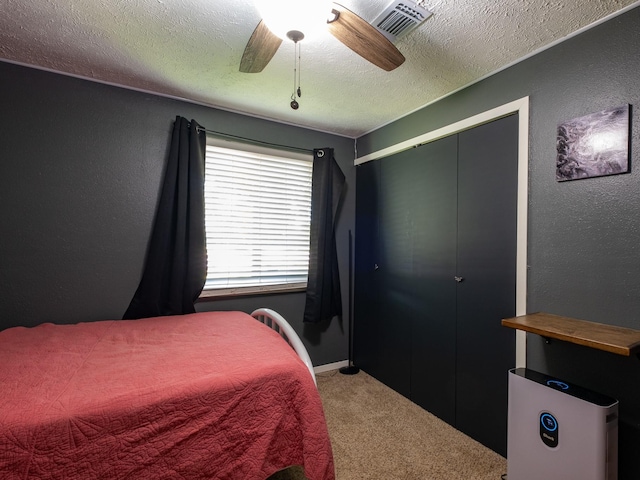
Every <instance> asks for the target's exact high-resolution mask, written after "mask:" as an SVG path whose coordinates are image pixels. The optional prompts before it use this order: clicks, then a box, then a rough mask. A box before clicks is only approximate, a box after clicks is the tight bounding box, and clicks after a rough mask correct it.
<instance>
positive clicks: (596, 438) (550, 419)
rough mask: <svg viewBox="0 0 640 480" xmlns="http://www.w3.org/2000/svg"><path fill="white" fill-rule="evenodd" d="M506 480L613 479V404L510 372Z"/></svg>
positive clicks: (615, 438) (591, 394)
mask: <svg viewBox="0 0 640 480" xmlns="http://www.w3.org/2000/svg"><path fill="white" fill-rule="evenodd" d="M507 479H508V480H542V479H553V480H617V479H618V401H617V400H615V399H613V398H611V397H608V396H606V395H601V394H599V393H596V392H593V391H591V390H587V389H585V388H581V387H578V386H576V385H572V384H570V383H567V382H563V381H562V380H558V379H557V378H553V377H549V376H548V375H544V374H542V373H539V372H535V371H533V370H529V369H526V368H516V369H513V370H510V371H509V413H508V429H507Z"/></svg>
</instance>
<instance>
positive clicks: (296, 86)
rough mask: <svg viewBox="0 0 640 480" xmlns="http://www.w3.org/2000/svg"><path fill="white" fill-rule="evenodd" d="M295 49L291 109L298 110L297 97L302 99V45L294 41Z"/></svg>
mask: <svg viewBox="0 0 640 480" xmlns="http://www.w3.org/2000/svg"><path fill="white" fill-rule="evenodd" d="M293 45H294V47H293V93H292V94H291V103H290V105H291V108H293V109H294V110H297V109H298V108H300V104H299V103H298V101H297V100H296V95H297V96H298V97H302V90H301V89H300V70H301V68H300V66H301V54H300V45H299V44H298V42H297V41H294V44H293Z"/></svg>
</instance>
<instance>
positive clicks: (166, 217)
mask: <svg viewBox="0 0 640 480" xmlns="http://www.w3.org/2000/svg"><path fill="white" fill-rule="evenodd" d="M205 145H206V135H205V133H204V131H203V130H201V129H200V128H199V125H198V124H197V123H196V122H195V121H194V120H191V122H189V121H188V120H187V119H186V118H183V117H176V121H175V123H174V126H173V136H172V138H171V148H170V151H169V158H168V161H167V166H166V171H165V177H164V183H163V186H162V191H161V194H160V195H161V196H160V202H159V204H158V210H157V212H156V218H155V223H154V225H153V231H152V233H151V239H150V242H149V247H148V252H147V258H146V262H145V266H144V271H143V273H142V279H141V280H140V285H139V286H138V289H137V290H136V293H135V295H134V296H133V299H132V300H131V303H130V304H129V308H128V309H127V311H126V312H125V314H124V316H123V318H124V319H132V318H144V317H155V316H161V315H180V314H184V313H194V312H195V307H194V302H195V301H196V299H197V298H198V296H199V295H200V292H201V291H202V287H203V286H204V282H205V279H206V274H207V252H206V240H205V228H204V155H205Z"/></svg>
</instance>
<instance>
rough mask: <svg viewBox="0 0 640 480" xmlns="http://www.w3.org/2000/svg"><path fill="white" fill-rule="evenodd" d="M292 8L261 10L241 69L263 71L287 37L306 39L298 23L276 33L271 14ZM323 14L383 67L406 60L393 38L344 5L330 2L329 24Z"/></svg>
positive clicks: (338, 33)
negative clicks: (296, 25) (387, 36)
mask: <svg viewBox="0 0 640 480" xmlns="http://www.w3.org/2000/svg"><path fill="white" fill-rule="evenodd" d="M281 3H282V2H281ZM302 3H304V2H302ZM257 4H258V5H260V4H264V0H262V1H260V0H258V2H257ZM300 8H302V9H305V8H306V7H305V6H304V5H303V6H301V5H300V2H298V6H297V9H298V10H299V9H300ZM259 9H260V7H259ZM290 10H296V9H295V8H294V7H286V6H285V7H282V6H280V7H276V9H275V10H273V9H272V10H271V11H270V12H267V11H265V10H264V9H261V14H262V20H260V23H258V26H257V27H256V29H255V30H254V31H253V34H252V35H251V38H249V42H248V43H247V46H246V47H245V49H244V53H243V54H242V59H241V61H240V71H241V72H244V73H258V72H261V71H262V70H263V69H264V68H265V67H266V66H267V64H268V63H269V61H270V60H271V59H272V58H273V56H274V55H275V53H276V51H277V50H278V47H280V44H281V43H282V39H283V36H286V37H288V38H289V39H290V40H292V41H293V42H295V43H296V44H297V42H299V41H300V40H302V39H303V38H305V35H306V34H307V32H305V31H304V30H303V29H302V28H296V27H295V26H294V27H292V28H290V29H288V30H284V31H282V33H280V32H278V35H276V33H274V31H276V32H277V30H276V29H275V28H273V22H269V21H268V18H267V17H268V15H269V14H270V13H271V14H273V15H274V17H275V18H276V19H282V17H284V16H285V15H286V14H287V13H289V11H290ZM296 13H297V12H296ZM319 15H320V20H322V21H321V22H320V23H321V24H322V25H323V27H324V28H326V29H327V30H328V31H329V33H331V34H332V35H333V36H334V37H335V38H337V39H338V40H339V41H340V42H342V43H343V44H344V45H346V46H347V47H349V48H350V49H351V50H353V51H354V52H355V53H357V54H358V55H360V56H361V57H363V58H365V59H366V60H368V61H369V62H371V63H373V64H374V65H376V66H378V67H380V68H382V69H383V70H386V71H391V70H393V69H395V68H397V67H399V66H400V65H402V63H403V62H404V56H403V55H402V53H400V51H399V50H398V49H397V48H396V46H395V45H394V44H393V43H391V41H389V40H388V39H387V38H386V37H385V36H384V35H383V34H382V33H380V32H379V31H378V30H377V29H376V28H375V27H374V26H372V25H370V24H369V23H368V22H366V21H365V20H363V19H362V18H361V17H359V16H358V15H356V14H355V13H353V12H352V11H350V10H349V9H347V8H345V7H344V6H342V5H339V4H337V3H330V2H328V8H327V10H326V17H327V18H326V24H325V23H324V19H323V18H322V16H323V11H320V13H319ZM294 25H295V24H294ZM287 28H288V27H287ZM279 35H280V36H279Z"/></svg>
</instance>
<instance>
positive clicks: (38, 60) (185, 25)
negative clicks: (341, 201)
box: [0, 0, 639, 137]
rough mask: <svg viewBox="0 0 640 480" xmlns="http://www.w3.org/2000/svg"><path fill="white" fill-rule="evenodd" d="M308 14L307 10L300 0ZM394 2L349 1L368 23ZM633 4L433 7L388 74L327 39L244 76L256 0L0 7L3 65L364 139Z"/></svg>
mask: <svg viewBox="0 0 640 480" xmlns="http://www.w3.org/2000/svg"><path fill="white" fill-rule="evenodd" d="M301 3H302V0H301ZM389 3H390V0H343V1H342V2H341V4H343V5H344V6H346V7H347V8H349V9H350V10H352V11H354V12H355V13H357V14H358V15H360V16H361V17H363V18H364V19H365V20H367V21H373V20H374V19H375V18H376V17H377V15H378V14H379V13H380V12H381V11H382V10H383V9H384V8H385V7H386V6H387V5H388V4H389ZM638 3H639V2H638V1H636V0H431V1H428V0H427V1H426V2H425V6H426V7H427V8H429V9H430V10H431V11H432V12H433V13H434V15H433V16H432V17H431V18H430V19H429V20H427V21H426V22H424V23H423V24H422V25H421V26H420V27H419V28H418V29H417V30H414V31H413V32H411V33H410V34H409V35H407V36H406V37H404V38H402V39H400V40H399V41H398V42H397V43H396V46H397V47H398V48H399V50H400V51H401V52H402V53H403V54H404V56H405V58H406V61H405V63H404V64H403V65H402V66H400V67H399V68H397V69H396V70H394V71H392V72H385V71H383V70H381V69H379V68H377V67H375V66H373V65H371V64H370V63H368V62H367V61H365V60H364V59H362V58H361V57H359V56H358V55H356V54H355V53H353V52H352V51H351V50H349V49H348V48H347V47H345V46H343V45H342V44H341V43H339V42H338V41H337V40H336V39H335V38H333V37H332V36H330V35H329V34H327V35H326V36H325V37H322V38H319V39H317V40H316V41H313V42H312V41H309V42H308V43H307V42H305V41H304V40H303V41H302V42H301V52H302V67H301V87H302V97H301V98H300V99H299V101H300V109H299V110H295V111H294V110H292V109H291V108H290V107H289V102H290V97H291V94H292V91H293V61H294V51H293V43H292V42H289V41H285V42H283V44H282V46H281V47H280V49H279V50H278V52H277V53H276V55H275V56H274V58H273V59H272V60H271V62H270V63H269V65H268V66H267V67H266V68H265V69H264V70H263V71H262V72H261V73H257V74H247V73H240V72H239V71H238V66H239V63H240V58H241V56H242V52H243V50H244V47H245V44H246V42H247V40H248V39H249V37H250V36H251V33H252V32H253V29H254V28H255V26H256V25H257V24H258V22H259V21H260V17H259V15H258V12H257V10H256V8H255V7H254V4H253V2H252V1H251V0H2V1H1V2H0V9H1V10H0V59H5V60H8V61H12V62H17V63H21V64H26V65H33V66H37V67H42V68H46V69H50V70H55V71H59V72H63V73H68V74H72V75H76V76H81V77H86V78H89V79H94V80H97V81H101V82H106V83H112V84H117V85H122V86H125V87H132V88H136V89H142V90H146V91H151V92H156V93H159V94H163V95H169V96H172V97H178V98H183V99H186V100H189V101H193V102H197V103H202V104H205V105H210V106H214V107H219V108H223V109H226V110H232V111H236V112H241V113H247V114H251V115H255V116H259V117H263V118H268V119H272V120H276V121H281V122H286V123H292V124H296V125H302V126H305V127H309V128H312V129H317V130H322V131H327V132H333V133H336V134H339V135H345V136H349V137H357V136H359V135H362V134H363V133H366V132H369V131H371V130H373V129H375V128H377V127H379V126H382V125H384V124H387V123H389V122H391V121H393V120H395V119H397V118H400V117H402V116H404V115H406V114H407V113H409V112H411V111H414V110H416V109H418V108H420V107H422V106H424V105H426V104H428V103H430V102H432V101H434V100H436V99H438V98H440V97H442V96H445V95H447V94H448V93H451V92H452V91H455V90H457V89H459V88H461V87H463V86H465V85H468V84H470V83H472V82H474V81H476V80H478V79H479V78H482V77H484V76H486V75H488V74H490V73H492V72H495V71H497V70H499V69H501V68H503V67H504V66H505V65H508V64H511V63H513V62H515V61H517V60H519V59H521V58H523V57H525V56H527V55H529V54H530V53H531V52H534V51H536V50H539V49H541V48H544V47H545V46H547V45H549V44H551V43H553V42H556V41H558V40H560V39H562V38H564V37H566V36H568V35H571V34H572V33H573V32H575V31H577V30H580V29H582V28H584V27H587V26H589V25H591V24H593V23H594V22H598V21H600V20H601V19H603V18H606V17H607V16H609V15H612V14H614V13H616V12H618V11H620V10H622V9H625V8H626V7H628V6H630V5H638Z"/></svg>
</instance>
